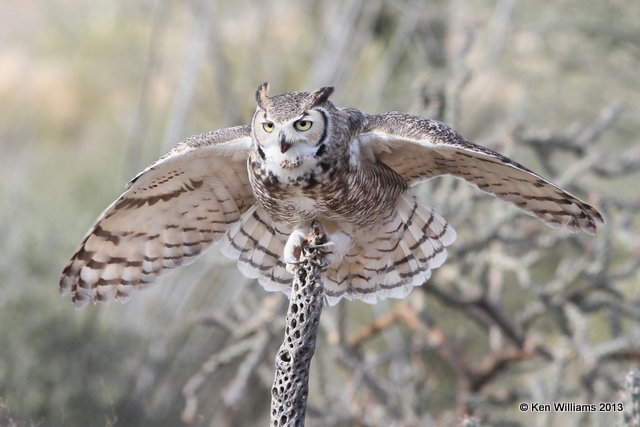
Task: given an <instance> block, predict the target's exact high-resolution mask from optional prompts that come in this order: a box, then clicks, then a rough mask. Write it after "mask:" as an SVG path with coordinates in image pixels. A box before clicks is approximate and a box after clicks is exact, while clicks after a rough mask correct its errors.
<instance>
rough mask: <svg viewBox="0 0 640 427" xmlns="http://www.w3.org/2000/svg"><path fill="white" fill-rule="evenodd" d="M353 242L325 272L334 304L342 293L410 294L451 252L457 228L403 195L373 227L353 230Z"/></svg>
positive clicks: (364, 296) (366, 296)
mask: <svg viewBox="0 0 640 427" xmlns="http://www.w3.org/2000/svg"><path fill="white" fill-rule="evenodd" d="M349 233H350V235H351V238H352V239H353V242H354V243H353V246H352V247H351V249H350V250H349V251H348V252H347V254H346V255H345V257H344V258H343V260H342V262H341V263H340V264H339V265H337V266H336V267H335V268H329V269H327V270H325V272H324V274H323V278H324V282H325V283H324V284H325V293H326V295H327V298H328V300H329V303H330V304H332V305H333V304H335V303H337V302H338V301H339V300H340V298H346V299H349V300H353V299H360V300H363V301H365V302H368V303H375V302H377V301H378V300H380V299H384V298H389V297H390V298H404V297H405V296H407V295H408V294H409V292H411V290H412V289H413V288H414V287H415V286H419V285H421V284H423V283H424V282H425V281H427V280H428V279H429V277H430V276H431V271H432V270H433V269H435V268H438V267H440V266H441V265H442V263H443V262H444V261H445V259H446V257H447V252H446V246H448V245H450V244H451V243H453V241H454V240H455V238H456V234H455V231H454V230H453V228H452V227H451V226H450V225H449V224H447V222H446V221H445V220H444V219H443V218H442V217H441V216H440V215H438V214H437V213H435V212H434V211H433V210H431V209H429V208H427V207H426V206H424V205H423V204H421V203H420V202H418V201H417V200H416V199H415V197H414V196H412V195H409V194H405V195H403V196H401V197H400V199H399V200H398V204H397V205H396V207H395V209H394V210H393V211H391V212H390V213H389V215H388V216H387V217H386V218H383V220H382V221H381V224H378V225H376V227H371V228H366V229H363V228H360V229H358V228H355V227H353V228H352V229H351V230H349Z"/></svg>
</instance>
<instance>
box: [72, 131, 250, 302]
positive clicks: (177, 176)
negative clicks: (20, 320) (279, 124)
mask: <svg viewBox="0 0 640 427" xmlns="http://www.w3.org/2000/svg"><path fill="white" fill-rule="evenodd" d="M250 144H251V137H250V127H249V126H238V127H235V128H228V129H222V130H219V131H215V132H210V133H206V134H202V135H197V136H194V137H191V138H188V139H186V140H184V141H183V142H181V143H180V144H178V145H177V146H176V147H175V148H174V149H173V150H172V151H170V152H169V153H167V154H166V155H164V156H162V157H161V158H160V159H159V160H158V161H156V162H155V163H153V164H152V165H150V166H149V167H147V168H146V169H144V170H143V171H142V172H140V173H139V174H138V175H137V176H136V177H135V178H133V179H132V180H131V181H130V182H129V183H128V184H127V186H126V189H125V192H124V193H123V194H122V195H121V196H120V197H119V198H118V199H117V200H115V201H114V202H113V203H112V204H111V205H110V206H109V207H107V209H106V210H105V211H104V212H103V213H102V214H101V215H100V216H99V217H98V219H97V220H96V223H95V225H94V226H93V227H92V228H91V229H90V230H89V232H88V233H87V235H86V236H85V238H84V240H83V241H82V243H81V244H80V246H79V247H78V249H77V250H76V252H75V254H74V255H73V257H72V258H71V260H70V261H69V263H68V264H67V266H66V267H65V269H64V270H63V272H62V277H61V279H60V290H61V292H62V293H70V294H71V298H72V300H73V302H74V304H75V305H76V307H78V308H80V307H82V306H84V305H86V304H88V303H89V302H90V301H106V300H109V299H112V298H114V299H116V300H120V301H124V300H126V299H127V298H128V297H129V294H130V293H131V291H132V290H134V289H137V288H140V287H142V286H145V285H148V284H151V283H152V282H154V281H155V280H156V279H157V278H158V276H160V275H162V274H163V273H165V272H166V271H167V270H170V269H172V268H175V267H178V266H180V265H183V264H186V263H189V262H191V261H193V260H194V259H195V258H196V257H197V256H198V255H200V254H201V253H202V252H204V251H205V250H206V249H208V248H209V247H210V246H211V245H212V244H213V243H215V242H217V241H218V240H220V239H221V238H222V236H223V235H224V233H225V232H226V231H227V229H228V228H229V227H230V226H231V224H233V223H235V222H236V221H237V220H238V219H239V218H240V217H241V216H242V214H243V213H244V212H245V211H246V210H247V209H249V207H251V206H252V205H253V204H254V197H253V193H252V190H251V185H250V183H249V177H248V173H247V155H248V150H249V148H250Z"/></svg>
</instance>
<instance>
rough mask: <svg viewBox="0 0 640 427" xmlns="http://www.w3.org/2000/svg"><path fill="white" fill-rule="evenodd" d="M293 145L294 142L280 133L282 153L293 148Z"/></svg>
mask: <svg viewBox="0 0 640 427" xmlns="http://www.w3.org/2000/svg"><path fill="white" fill-rule="evenodd" d="M292 145H293V142H289V141H287V139H286V138H285V137H284V135H280V152H281V153H283V154H284V153H286V152H287V151H288V150H289V148H291V146H292Z"/></svg>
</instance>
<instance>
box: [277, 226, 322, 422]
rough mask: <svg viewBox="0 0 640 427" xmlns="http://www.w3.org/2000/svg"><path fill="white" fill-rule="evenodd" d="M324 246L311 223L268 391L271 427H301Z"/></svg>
mask: <svg viewBox="0 0 640 427" xmlns="http://www.w3.org/2000/svg"><path fill="white" fill-rule="evenodd" d="M324 243H326V236H325V234H324V231H323V230H322V228H321V227H320V224H319V223H317V222H316V223H314V224H313V226H312V227H311V231H310V233H309V236H308V237H307V240H306V241H305V244H304V245H303V248H302V257H301V264H300V265H299V266H298V268H297V269H296V272H295V275H294V279H293V286H292V289H291V300H290V302H289V309H288V310H287V317H286V326H285V332H284V341H283V342H282V345H281V346H280V349H279V350H278V353H277V355H276V374H275V379H274V381H273V387H272V388H271V426H272V427H284V426H304V417H305V412H306V408H307V397H308V396H309V371H310V365H311V358H312V357H313V353H314V352H315V348H316V337H317V333H318V325H319V323H320V314H321V312H322V305H323V295H324V292H323V291H324V287H323V284H322V280H321V278H320V271H321V268H322V265H323V263H324V257H325V252H324V251H323V250H322V248H318V247H316V246H318V245H322V244H324Z"/></svg>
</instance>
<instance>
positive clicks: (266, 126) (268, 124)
mask: <svg viewBox="0 0 640 427" xmlns="http://www.w3.org/2000/svg"><path fill="white" fill-rule="evenodd" d="M273 127H274V126H273V123H271V122H264V123H263V124H262V129H264V131H265V132H269V133H271V132H273Z"/></svg>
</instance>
